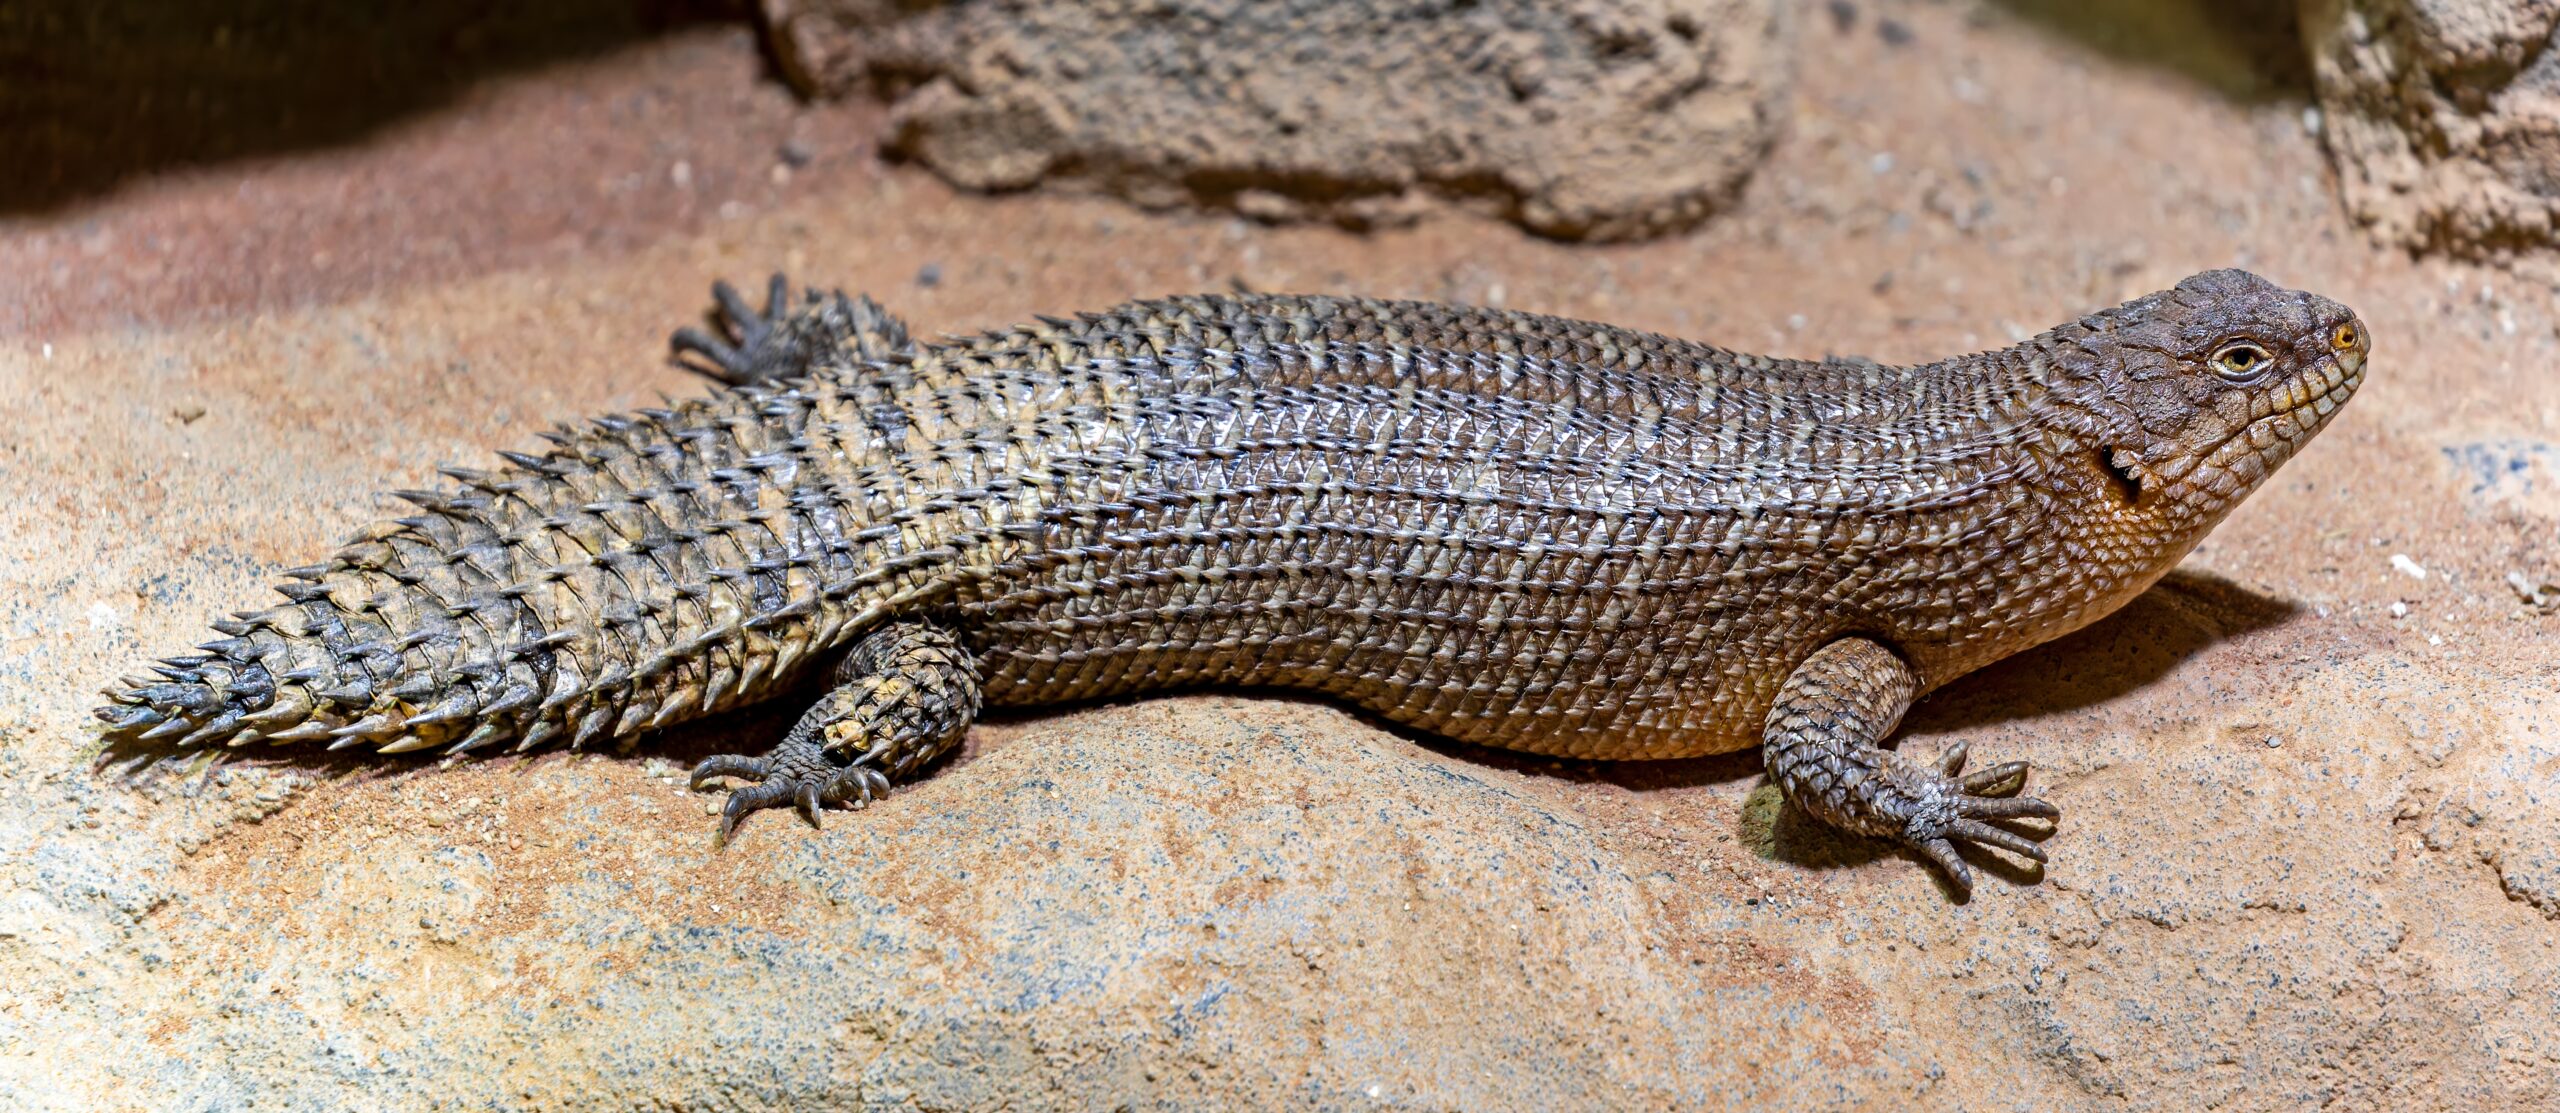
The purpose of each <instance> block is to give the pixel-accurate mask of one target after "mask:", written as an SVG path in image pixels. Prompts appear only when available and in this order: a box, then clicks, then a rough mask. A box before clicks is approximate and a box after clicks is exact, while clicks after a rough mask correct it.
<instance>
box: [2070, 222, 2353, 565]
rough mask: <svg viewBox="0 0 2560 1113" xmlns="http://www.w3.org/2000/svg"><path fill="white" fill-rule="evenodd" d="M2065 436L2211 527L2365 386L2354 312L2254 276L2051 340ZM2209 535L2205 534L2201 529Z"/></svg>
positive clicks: (2200, 286)
mask: <svg viewBox="0 0 2560 1113" xmlns="http://www.w3.org/2000/svg"><path fill="white" fill-rule="evenodd" d="M2043 339H2044V340H2045V341H2046V343H2044V344H2042V345H2040V347H2042V349H2043V354H2044V355H2045V356H2046V357H2047V358H2048V359H2050V360H2051V362H2052V365H2053V366H2054V367H2055V368H2056V369H2058V370H2059V371H2060V372H2061V376H2060V381H2059V382H2058V383H2057V386H2059V388H2060V389H2059V390H2058V391H2057V394H2058V395H2059V398H2058V399H2057V400H2058V401H2060V402H2061V403H2062V406H2063V409H2062V412H2063V414H2064V415H2065V421H2064V422H2063V430H2062V431H2064V432H2066V433H2067V434H2068V440H2069V441H2070V442H2072V443H2073V444H2074V446H2075V447H2076V449H2077V450H2078V451H2079V452H2084V453H2086V456H2085V457H2084V459H2085V460H2086V461H2087V464H2088V466H2089V467H2090V468H2091V469H2093V470H2094V471H2095V472H2096V473H2098V474H2099V475H2101V476H2103V477H2104V479H2105V481H2106V482H2107V483H2109V484H2110V485H2112V486H2113V487H2115V488H2116V490H2117V493H2118V494H2119V495H2121V496H2122V498H2123V499H2124V500H2125V502H2126V503H2128V504H2130V505H2131V506H2134V507H2139V508H2144V509H2147V510H2153V511H2157V512H2160V513H2163V514H2167V515H2171V516H2174V517H2178V518H2183V519H2188V520H2191V521H2194V522H2195V523H2196V524H2198V525H2200V526H2210V525H2211V524H2212V523H2213V522H2215V521H2218V520H2220V518H2221V517H2222V514H2223V513H2224V512H2225V511H2228V510H2229V509H2230V508H2231V507H2232V506H2233V505H2234V504H2236V503H2238V502H2239V501H2240V499H2241V498H2242V497H2243V496H2245V495H2247V494H2248V493H2249V492H2250V491H2252V490H2255V489H2256V488H2257V486H2258V485H2259V484H2260V483H2262V482H2264V481H2265V480H2266V478H2267V477H2268V476H2269V475H2271V474H2274V472H2275V470H2276V468H2277V467H2279V466H2281V465H2282V464H2283V463H2284V462H2285V461H2286V460H2288V459H2291V458H2292V457H2293V454H2294V453H2295V452H2296V451H2298V450H2300V449H2301V448H2302V446H2303V445H2304V444H2305V443H2307V442H2309V441H2310V440H2311V438H2312V436H2313V435H2314V434H2317V433H2318V432H2319V431H2320V429H2321V427H2323V426H2325V425H2327V424H2328V423H2329V419H2330V418H2331V417H2332V416H2335V415H2336V414H2337V412H2338V408H2339V407H2340V406H2343V405H2345V404H2346V401H2347V399H2348V398H2349V397H2350V396H2352V395H2353V394H2354V393H2355V391H2356V388H2357V387H2358V386H2360V385H2362V384H2363V382H2364V369H2365V357H2366V354H2367V352H2368V351H2369V350H2370V348H2371V344H2372V336H2371V334H2370V333H2369V332H2367V331H2366V329H2365V325H2364V322H2363V321H2361V320H2359V319H2358V318H2357V317H2356V315H2355V313H2354V311H2352V310H2350V309H2348V308H2347V307H2345V306H2343V305H2340V304H2338V303H2337V302H2334V301H2331V300H2329V299H2327V298H2324V297H2321V296H2319V295H2317V294H2308V293H2304V292H2302V291H2299V290H2288V289H2285V288H2283V287H2281V286H2277V285H2276V284H2274V283H2272V282H2269V281H2267V280H2266V279H2263V278H2260V277H2258V276H2256V275H2254V274H2250V273H2248V272H2246V271H2236V270H2221V271H2207V272H2205V273H2203V274H2199V275H2196V276H2195V277H2193V278H2189V279H2187V280H2186V281H2184V282H2181V283H2179V284H2178V285H2177V286H2176V287H2175V288H2172V289H2169V290H2164V291H2161V292H2160V293H2157V294H2153V295H2150V296H2149V297H2144V298H2139V299H2136V300H2134V301H2131V302H2127V303H2125V304H2124V305H2121V306H2118V307H2117V308H2115V309H2111V310H2107V311H2105V312H2102V313H2099V314H2096V315H2093V316H2091V317H2089V318H2087V319H2086V320H2083V321H2081V322H2079V323H2078V324H2077V325H2073V326H2066V327H2065V328H2063V329H2058V330H2056V331H2055V332H2053V333H2049V334H2047V335H2046V337H2044V338H2043ZM2197 532H2198V534H2199V535H2200V534H2201V530H2198V531H2197Z"/></svg>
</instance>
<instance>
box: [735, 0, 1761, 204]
mask: <svg viewBox="0 0 2560 1113" xmlns="http://www.w3.org/2000/svg"><path fill="white" fill-rule="evenodd" d="M1257 3H1267V4H1269V7H1267V8H1258V9H1255V12H1256V17H1255V18H1253V19H1251V20H1238V19H1235V18H1233V16H1234V14H1235V12H1240V11H1244V10H1247V9H1246V8H1244V7H1241V6H1239V5H1240V4H1257ZM761 6H762V9H763V12H764V15H765V20H766V26H767V29H768V32H769V34H770V37H771V41H772V43H773V46H774V52H775V54H776V55H777V56H778V57H779V59H780V60H781V63H782V67H783V70H784V72H785V73H786V75H787V76H788V77H789V78H790V79H791V80H792V82H793V83H794V84H796V85H797V86H798V87H800V88H801V89H802V90H803V91H804V92H807V93H809V94H811V95H815V96H841V95H846V94H851V93H858V92H869V93H871V94H873V95H877V96H880V97H881V98H882V99H884V100H887V101H889V102H890V103H891V104H892V109H891V112H892V132H893V138H892V140H891V149H892V150H893V151H895V152H897V153H899V154H902V155H905V156H907V157H911V158H914V159H915V160H916V161H918V162H921V163H923V164H925V165H926V166H928V167H930V168H931V169H933V170H934V171H935V172H936V173H938V174H940V175H941V176H943V177H944V178H945V179H947V180H949V181H951V182H952V183H953V184H955V185H958V186H960V187H962V188H967V189H976V190H990V191H996V190H1012V189H1023V188H1029V187H1032V186H1035V185H1043V184H1053V185H1054V184H1065V185H1069V186H1071V187H1072V188H1079V189H1087V190H1093V191H1097V192H1101V193H1105V194H1109V195H1113V196H1117V197H1121V198H1123V199H1125V200H1128V201H1130V202H1132V203H1135V204H1137V205H1140V206H1141V207H1147V208H1172V207H1181V206H1192V207H1199V208H1205V209H1210V210H1215V211H1227V212H1234V213H1239V214H1241V215H1244V216H1248V217H1252V218H1255V219H1259V220H1265V221H1274V222H1278V221H1298V220H1309V221H1330V222H1333V223H1337V224H1341V225H1345V226H1348V227H1354V228H1371V227H1380V226H1390V225H1397V224H1404V223H1409V222H1411V221H1413V220H1415V219H1417V218H1419V217H1420V216H1422V215H1424V214H1426V213H1428V212H1430V211H1431V210H1433V209H1434V208H1436V207H1441V206H1451V207H1456V208H1460V209H1466V210H1471V211H1476V212H1481V213H1486V214H1489V215H1493V216H1498V217H1500V218H1502V219H1505V220H1509V221H1511V222H1513V223H1516V224H1519V225H1521V226H1522V227H1524V228H1527V229H1528V230H1530V231H1532V232H1535V233H1538V234H1540V235H1545V236H1550V237H1554V238H1558V239H1568V240H1627V239H1636V238H1643V237H1649V236H1656V235H1663V234H1667V233H1672V232H1677V231H1681V230H1684V229H1687V228H1690V227H1693V226H1695V225H1696V224H1698V223H1700V222H1701V221H1703V220H1705V219H1707V218H1708V217H1710V216H1712V215H1714V214H1715V213H1717V212H1719V211H1721V210H1723V209H1725V208H1726V207H1728V206H1729V205H1730V204H1731V203H1732V201H1733V200H1734V199H1735V197H1736V196H1737V195H1738V194H1739V192H1740V190H1741V188H1742V185H1743V184H1744V182H1746V181H1747V180H1748V179H1749V177H1750V174H1751V171H1752V170H1753V169H1754V168H1756V167H1757V165H1758V164H1759V163H1760V161H1761V160H1762V158H1763V157H1764V156H1765V154H1766V153H1767V151H1768V148H1769V146H1770V143H1771V141H1772V140H1773V138H1774V137H1775V134H1776V133H1777V131H1778V129H1779V126H1780V124H1781V119H1782V116H1783V113H1784V110H1785V104H1786V99H1787V93H1788V91H1789V89H1790V88H1791V86H1792V84H1793V65H1794V59H1793V45H1794V38H1795V33H1794V29H1795V25H1796V23H1797V18H1798V17H1797V15H1796V11H1795V9H1796V7H1797V5H1794V4H1791V3H1787V2H1784V0H1572V2H1571V3H1568V4H1565V5H1554V4H1544V3H1530V2H1527V0H1495V2H1491V3H1486V4H1482V5H1475V6H1469V7H1466V8H1457V9H1454V10H1450V11H1446V12H1431V11H1427V10H1425V9H1429V8H1432V7H1435V6H1434V5H1428V4H1420V3H1416V2H1412V0H1362V2H1361V3H1360V4H1357V5H1350V4H1343V3H1330V4H1325V5H1314V6H1312V7H1309V8H1305V9H1293V8H1292V7H1291V6H1290V0H1277V2H1274V0H1174V3H1173V4H1171V5H1169V11H1168V12H1159V13H1158V14H1157V15H1156V16H1155V17H1154V18H1153V19H1152V20H1151V21H1150V23H1149V24H1148V25H1147V26H1146V27H1145V28H1144V30H1143V31H1133V30H1132V28H1131V27H1128V26H1114V24H1115V23H1127V22H1129V21H1127V20H1122V19H1120V18H1119V16H1118V15H1117V13H1108V12H1104V11H1101V10H1098V9H1093V8H1090V7H1089V6H1087V5H1081V4H1075V3H1064V2H1057V0H1016V2H1011V3H999V2H997V0H952V2H933V0H925V2H920V3H919V2H901V0H763V3H762V5H761ZM1231 8H1232V9H1234V10H1233V11H1228V10H1227V9H1231ZM1408 9H1412V10H1408ZM1272 12H1278V13H1280V14H1279V17H1278V19H1274V18H1272V16H1271V15H1270V13H1272ZM1346 13H1347V14H1346ZM1417 16H1420V17H1422V18H1423V19H1425V20H1427V21H1429V26H1427V27H1426V28H1425V29H1421V30H1417V29H1415V21H1416V17H1417ZM1311 17H1312V18H1324V19H1328V20H1335V21H1337V24H1339V22H1340V21H1348V23H1349V24H1350V26H1349V27H1348V28H1346V27H1344V26H1341V25H1336V26H1332V27H1329V28H1323V29H1319V30H1316V31H1310V30H1308V29H1307V28H1306V27H1305V26H1304V21H1305V20H1307V19H1309V18H1311ZM1290 21H1294V22H1290ZM1283 23H1285V24H1286V25H1285V26H1283V25H1282V24H1283ZM1097 27H1099V28H1100V29H1101V31H1102V32H1107V33H1097V32H1096V30H1095V29H1096V28H1097ZM1132 36H1135V37H1136V39H1137V41H1139V42H1143V43H1146V44H1148V48H1147V49H1137V48H1134V47H1133V46H1132V45H1131V42H1132ZM1434 36H1447V37H1451V38H1454V39H1455V40H1456V41H1458V42H1461V43H1469V44H1473V45H1476V46H1480V47H1482V48H1483V49H1482V51H1481V52H1480V53H1476V54H1475V56H1474V57H1468V56H1466V55H1467V54H1468V53H1470V52H1461V51H1439V50H1428V49H1426V50H1413V46H1414V43H1415V41H1416V40H1417V39H1421V40H1426V41H1437V40H1435V39H1434ZM1298 41H1316V42H1324V43H1341V42H1350V41H1366V42H1369V43H1371V44H1373V45H1374V46H1376V47H1377V48H1378V50H1379V52H1378V53H1377V54H1374V55H1372V54H1368V53H1365V52H1361V51H1322V52H1316V53H1314V54H1307V55H1302V56H1298V57H1294V58H1293V57H1292V56H1291V54H1290V53H1289V52H1288V51H1285V50H1283V49H1281V45H1282V44H1284V43H1288V42H1298ZM1094 42H1110V43H1113V44H1116V45H1115V46H1114V47H1113V48H1112V49H1110V50H1106V51H1090V52H1088V51H1081V50H1079V49H1078V48H1080V47H1084V46H1086V45H1088V44H1091V43H1094ZM1560 43H1562V44H1567V45H1566V48H1564V49H1559V44H1560ZM1158 44H1161V45H1158ZM1399 51H1409V52H1410V53H1401V54H1400V53H1399ZM1149 58H1155V59H1170V60H1171V61H1157V62H1152V63H1151V62H1148V61H1146V60H1145V59H1149ZM1629 58H1632V59H1633V61H1632V62H1630V61H1628V59H1629ZM1416 70H1420V71H1422V72H1420V73H1416V72H1414V71H1416ZM1222 73H1223V74H1228V75H1233V76H1234V79H1233V80H1232V81H1230V82H1225V83H1218V82H1217V81H1216V78H1217V77H1218V76H1219V75H1220V74H1222ZM1204 78H1206V80H1203V79H1204ZM1362 79H1366V81H1367V84H1366V85H1365V86H1364V85H1363V84H1362ZM1524 82H1525V83H1526V84H1525V85H1524V84H1523V83H1524ZM1201 84H1210V85H1214V86H1215V88H1216V91H1217V93H1218V95H1216V96H1213V97H1201V96H1198V95H1195V90H1196V88H1197V87H1198V86H1199V85H1201ZM1311 88H1312V89H1327V90H1333V91H1334V95H1332V96H1329V97H1322V98H1313V99H1309V98H1303V97H1299V98H1295V102H1294V103H1292V104H1288V105H1280V104H1276V103H1264V99H1265V98H1261V97H1258V96H1257V95H1256V93H1257V90H1266V91H1267V90H1271V89H1279V90H1303V89H1311ZM1417 93H1423V94H1427V95H1429V96H1430V97H1431V98H1432V103H1431V104H1429V105H1426V106H1423V107H1422V108H1421V109H1420V110H1417V109H1416V108H1414V107H1411V106H1408V105H1405V104H1399V102H1400V101H1404V100H1405V98H1409V97H1412V96H1414V95H1415V94H1417ZM1684 103H1685V104H1687V105H1688V106H1689V107H1688V108H1687V109H1686V110H1681V111H1674V110H1672V108H1673V106H1677V105H1681V104H1684ZM1158 106H1161V107H1158ZM1299 112H1305V113H1306V115H1305V116H1304V117H1303V118H1299V119H1284V118H1283V117H1287V116H1291V115H1295V114H1297V113H1299ZM1346 136H1347V137H1348V138H1347V139H1346ZM1346 150H1349V151H1356V152H1357V155H1356V156H1354V157H1344V152H1345V151H1346Z"/></svg>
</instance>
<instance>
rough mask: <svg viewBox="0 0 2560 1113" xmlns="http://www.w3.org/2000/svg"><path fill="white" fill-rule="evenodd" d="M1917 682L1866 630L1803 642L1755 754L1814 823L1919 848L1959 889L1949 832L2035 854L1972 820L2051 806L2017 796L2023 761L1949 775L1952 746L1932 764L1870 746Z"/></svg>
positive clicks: (1958, 758) (2011, 835) (1969, 887)
mask: <svg viewBox="0 0 2560 1113" xmlns="http://www.w3.org/2000/svg"><path fill="white" fill-rule="evenodd" d="M1918 690H1919V681H1918V679H1917V678H1916V677H1914V676H1912V674H1911V666H1910V665H1908V664H1906V663H1904V662H1903V660H1902V658H1901V657H1899V656H1896V655H1895V654H1894V652H1893V651H1892V650H1890V649H1886V648H1885V647H1884V646H1882V645H1879V644H1877V643H1876V642H1874V641H1871V640H1869V639H1866V638H1854V637H1853V638H1842V639H1840V640H1839V641H1835V642H1832V643H1831V644H1829V645H1826V646H1823V647H1822V648H1821V649H1818V650H1815V651H1814V654H1813V655H1812V656H1811V657H1807V658H1805V661H1804V663H1803V664H1801V665H1798V666H1796V670H1795V671H1794V672H1793V673H1791V674H1789V675H1788V676H1787V682H1786V685H1785V686H1784V687H1783V688H1781V689H1780V690H1779V692H1778V702H1777V704H1776V705H1775V706H1773V707H1771V708H1770V709H1769V718H1768V725H1767V728H1766V733H1765V735H1764V736H1763V739H1762V753H1763V755H1764V757H1763V760H1764V761H1766V762H1767V763H1768V768H1769V776H1770V779H1772V780H1775V781H1776V782H1777V783H1778V787H1779V788H1780V789H1782V790H1784V791H1785V792H1786V794H1787V799H1789V800H1792V801H1794V802H1795V804H1796V806H1797V807H1799V808H1803V809H1804V810H1805V811H1806V812H1807V813H1809V814H1811V815H1812V816H1813V817H1814V818H1816V819H1819V820H1821V821H1823V822H1824V823H1828V824H1830V825H1832V826H1834V827H1838V828H1841V829H1842V830H1846V831H1855V832H1857V833H1859V834H1862V835H1877V836H1881V837H1884V838H1890V839H1895V840H1899V841H1900V842H1902V843H1903V844H1904V845H1906V846H1909V847H1911V848H1912V849H1914V850H1917V851H1919V852H1920V853H1921V854H1922V855H1923V856H1924V857H1926V858H1928V859H1929V861H1931V862H1933V863H1936V865H1937V867H1938V868H1939V869H1941V870H1944V871H1946V875H1947V880H1948V881H1949V882H1950V883H1951V884H1953V885H1954V886H1955V889H1956V892H1957V894H1958V895H1960V896H1961V895H1965V894H1969V893H1971V892H1972V891H1973V874H1972V872H1971V871H1969V870H1967V869H1966V868H1965V864H1964V861H1963V860H1962V859H1960V858H1958V857H1956V848H1955V843H1956V840H1959V839H1961V840H1967V841H1971V842H1978V843H1985V844H1988V845H1991V846H1996V847H1999V848H2001V849H2003V850H2007V851H2009V852H2011V853H2014V854H2019V855H2023V856H2025V857H2028V858H2032V859H2034V860H2036V861H2038V862H2041V861H2044V850H2043V849H2042V848H2041V847H2038V846H2037V845H2036V844H2034V843H2032V842H2029V841H2027V840H2026V839H2025V838H2024V837H2022V836H2020V835H2018V834H2017V833H2016V832H2014V831H2008V830H2004V829H2002V828H1999V827H1994V826H1992V825H1990V824H1988V823H1985V822H1982V821H1983V820H1986V819H2011V818H2017V817H2022V816H2033V817H2037V818H2041V819H2056V818H2059V817H2060V816H2061V815H2062V811H2061V809H2059V808H2056V807H2054V806H2053V805H2051V804H2048V803H2046V802H2044V801H2042V800H2038V799H2034V798H2032V797H2020V796H2018V795H2017V793H2018V792H2019V790H2021V789H2023V788H2025V787H2026V782H2027V764H2026V763H2025V762H2023V761H2013V762H2010V763H2008V764H2006V765H1998V766H1994V767H1992V768H1989V769H1984V770H1980V771H1978V772H1975V773H1973V774H1971V775H1969V776H1964V777H1961V778H1959V777H1958V774H1959V773H1960V772H1962V770H1963V769H1964V760H1965V748H1964V747H1963V746H1961V745H1959V746H1957V747H1955V748H1954V749H1952V750H1949V751H1948V752H1947V754H1946V755H1945V756H1944V757H1942V758H1940V759H1939V762H1938V765H1937V767H1936V768H1931V767H1929V766H1928V765H1924V764H1922V763H1920V762H1918V761H1915V760H1913V759H1911V758H1909V757H1906V756H1904V755H1903V754H1901V753H1899V752H1896V751H1893V750H1887V749H1883V748H1880V747H1879V746H1878V745H1877V743H1879V742H1882V741H1884V739H1885V738H1886V736H1888V735H1891V734H1892V733H1893V728H1895V727H1896V726H1899V725H1901V723H1902V713H1903V712H1904V711H1905V710H1907V709H1909V708H1910V706H1911V699H1912V696H1913V694H1914V693H1915V692H1917V691H1918Z"/></svg>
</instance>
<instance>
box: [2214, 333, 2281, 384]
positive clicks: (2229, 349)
mask: <svg viewBox="0 0 2560 1113" xmlns="http://www.w3.org/2000/svg"><path fill="white" fill-rule="evenodd" d="M2275 362H2276V357H2275V356H2273V355H2270V354H2268V352H2267V350H2266V349H2265V348H2263V347H2260V346H2259V345H2258V342H2257V341H2254V340H2234V341H2232V342H2230V343H2228V344H2225V345H2223V346H2222V347H2220V348H2217V349H2215V350H2214V353H2213V370H2214V373H2215V374H2218V375H2220V376H2222V377H2223V378H2225V379H2228V380H2230V381H2231V382H2233V383H2237V384H2241V385H2247V384H2249V383H2254V382H2257V381H2258V380H2259V379H2262V378H2264V377H2266V374H2267V369H2268V368H2270V367H2273V366H2275Z"/></svg>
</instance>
